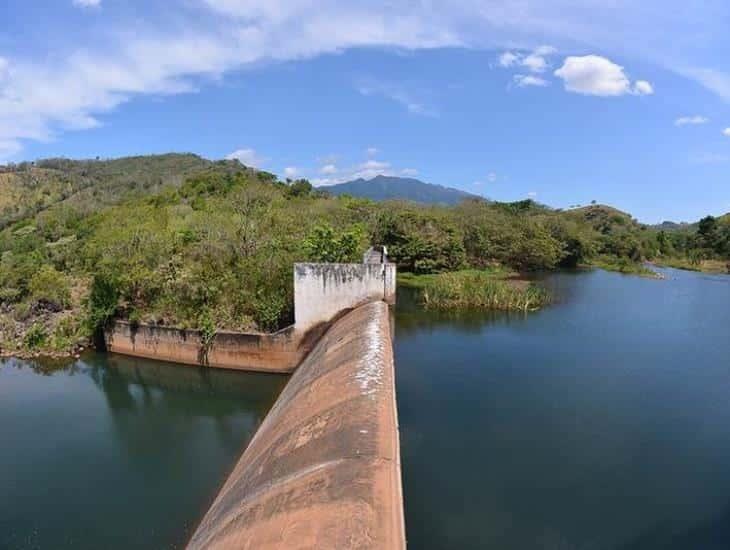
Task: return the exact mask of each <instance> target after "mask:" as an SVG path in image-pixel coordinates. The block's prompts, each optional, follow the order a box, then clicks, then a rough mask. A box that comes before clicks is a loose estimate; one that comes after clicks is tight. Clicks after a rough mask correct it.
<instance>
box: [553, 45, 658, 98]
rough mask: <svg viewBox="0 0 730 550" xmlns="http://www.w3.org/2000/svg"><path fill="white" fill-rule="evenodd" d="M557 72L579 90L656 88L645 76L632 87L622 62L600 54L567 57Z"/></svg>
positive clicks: (643, 91)
mask: <svg viewBox="0 0 730 550" xmlns="http://www.w3.org/2000/svg"><path fill="white" fill-rule="evenodd" d="M554 74H555V76H557V77H558V78H561V79H562V80H563V82H564V84H565V89H566V90H567V91H569V92H575V93H578V94H584V95H595V96H603V97H610V96H620V95H625V94H638V95H647V94H651V93H653V91H654V90H653V88H652V86H651V84H650V83H649V82H647V81H645V80H639V81H637V82H636V83H635V84H634V86H633V87H632V85H631V81H630V80H629V78H628V76H627V75H626V73H625V72H624V68H623V67H622V66H621V65H617V64H616V63H614V62H613V61H611V60H610V59H607V58H605V57H601V56H599V55H585V56H581V57H577V56H569V57H566V58H565V61H564V62H563V66H562V67H560V68H559V69H558V70H556V71H555V73H554Z"/></svg>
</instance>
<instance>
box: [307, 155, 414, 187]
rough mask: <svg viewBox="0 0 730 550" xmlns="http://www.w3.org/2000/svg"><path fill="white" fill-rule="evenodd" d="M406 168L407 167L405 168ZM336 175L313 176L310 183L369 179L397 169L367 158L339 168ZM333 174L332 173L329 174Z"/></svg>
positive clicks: (331, 183)
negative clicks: (344, 167)
mask: <svg viewBox="0 0 730 550" xmlns="http://www.w3.org/2000/svg"><path fill="white" fill-rule="evenodd" d="M406 170H407V169H406ZM337 173H338V175H337V177H327V178H315V179H313V180H312V183H313V184H314V185H316V186H326V185H334V184H336V183H343V182H346V181H351V180H356V179H364V180H370V179H372V178H374V177H375V176H381V175H383V176H395V175H397V174H398V171H396V170H393V169H392V167H391V164H390V163H389V162H385V161H381V160H376V159H368V160H366V161H364V162H362V163H360V164H357V165H355V166H353V167H351V168H349V169H346V170H339V171H338V172H337ZM401 173H402V171H401ZM330 175H333V174H330Z"/></svg>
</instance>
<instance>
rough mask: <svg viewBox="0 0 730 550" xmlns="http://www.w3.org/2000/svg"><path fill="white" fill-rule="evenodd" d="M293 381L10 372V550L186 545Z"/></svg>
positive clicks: (6, 505) (116, 367)
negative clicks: (259, 426)
mask: <svg viewBox="0 0 730 550" xmlns="http://www.w3.org/2000/svg"><path fill="white" fill-rule="evenodd" d="M285 382H286V378H283V377H279V376H267V375H259V374H243V373H237V372H227V371H219V370H212V369H198V368H194V367H183V366H174V365H169V364H164V363H156V362H151V361H144V360H135V359H128V358H123V357H120V356H104V355H100V354H99V355H95V354H91V355H88V356H85V357H84V359H83V360H81V361H77V362H74V363H72V364H69V365H67V366H66V367H64V368H61V369H60V370H48V369H47V368H44V367H43V366H41V365H38V364H33V363H29V362H21V361H4V362H0V548H1V549H3V550H5V549H21V548H22V549H26V548H27V549H35V548H43V549H45V548H49V549H50V548H52V549H54V550H56V549H66V548H74V549H86V548H89V549H102V548H103V549H114V548H124V549H129V548H151V549H158V548H175V547H181V546H184V544H185V542H186V540H187V538H188V537H189V536H190V534H191V533H192V530H194V529H195V527H196V524H197V522H198V521H199V520H200V518H201V517H202V515H203V514H204V513H205V511H206V509H207V507H208V505H209V504H210V502H211V501H212V499H213V498H214V497H215V494H216V492H217V490H218V488H219V487H220V485H221V483H222V482H223V481H224V480H225V478H226V476H227V474H228V473H229V472H230V470H231V469H232V468H233V465H234V464H235V463H236V461H237V460H238V458H239V457H240V455H241V452H242V450H243V449H244V447H245V446H246V444H247V443H248V441H249V439H250V438H251V436H252V435H253V433H254V431H255V430H256V428H257V426H258V425H259V423H260V422H261V421H262V420H263V418H264V416H265V415H266V413H267V412H268V410H269V408H270V407H271V405H272V404H273V402H274V400H275V399H276V397H277V395H278V393H279V391H280V390H281V389H282V387H283V385H284V384H285Z"/></svg>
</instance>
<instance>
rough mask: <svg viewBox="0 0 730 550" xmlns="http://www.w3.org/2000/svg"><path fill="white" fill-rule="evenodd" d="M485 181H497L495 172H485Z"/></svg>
mask: <svg viewBox="0 0 730 550" xmlns="http://www.w3.org/2000/svg"><path fill="white" fill-rule="evenodd" d="M487 181H488V182H489V183H494V182H495V181H497V174H495V173H494V172H489V174H487Z"/></svg>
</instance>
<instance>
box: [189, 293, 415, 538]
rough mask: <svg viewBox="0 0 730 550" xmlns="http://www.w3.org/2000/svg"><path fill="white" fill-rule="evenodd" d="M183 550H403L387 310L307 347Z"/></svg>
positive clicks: (371, 308)
mask: <svg viewBox="0 0 730 550" xmlns="http://www.w3.org/2000/svg"><path fill="white" fill-rule="evenodd" d="M188 548H190V549H193V550H197V549H203V548H206V549H208V548H213V549H234V548H235V549H274V548H276V549H290V548H300V549H303V548H312V549H314V548H317V549H345V550H346V549H354V548H358V549H368V548H372V549H401V548H405V527H404V519H403V498H402V489H401V467H400V448H399V434H398V418H397V409H396V398H395V372H394V365H393V346H392V339H391V325H390V318H389V310H388V306H387V304H385V303H384V302H382V301H378V302H372V303H368V304H366V305H362V306H360V307H358V308H356V309H354V310H353V311H351V312H350V313H348V314H346V315H345V316H344V317H342V318H340V319H339V320H337V321H335V322H334V324H333V325H332V326H331V328H330V329H329V330H328V331H327V332H326V333H325V334H324V336H323V337H322V338H321V339H320V341H319V342H318V343H317V344H316V345H315V346H314V348H313V350H312V351H311V353H310V354H309V355H308V356H307V358H306V359H305V360H304V361H303V362H302V364H301V365H300V366H299V367H298V369H297V370H296V372H295V373H294V374H293V375H292V378H291V380H290V381H289V383H288V384H287V385H286V387H285V388H284V390H283V392H282V394H281V395H280V397H279V399H278V400H277V401H276V403H275V404H274V407H273V408H272V410H271V412H270V413H269V414H268V416H267V417H266V419H265V420H264V422H263V423H262V425H261V427H260V428H259V430H258V432H257V433H256V435H255V436H254V438H253V440H252V441H251V443H250V445H249V446H248V448H247V449H246V451H245V452H244V454H243V456H242V458H241V459H240V461H239V462H238V464H237V465H236V467H235V469H234V470H233V472H232V473H231V475H230V476H229V478H228V480H227V481H226V483H225V485H224V486H223V488H222V489H221V491H220V493H219V494H218V497H217V498H216V499H215V501H214V502H213V505H212V506H211V508H210V510H209V511H208V513H207V514H206V515H205V517H204V518H203V520H202V522H201V524H200V526H199V527H198V529H197V531H196V532H195V534H194V535H193V537H192V539H191V541H190V543H189V546H188Z"/></svg>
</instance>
